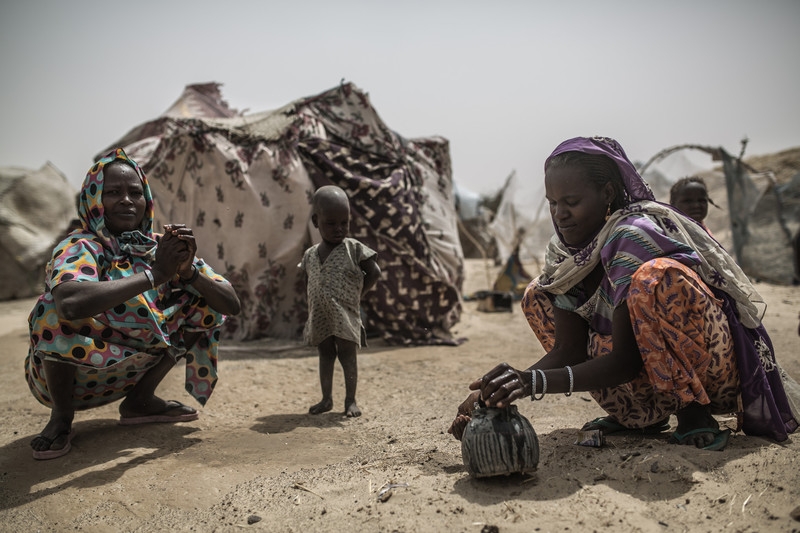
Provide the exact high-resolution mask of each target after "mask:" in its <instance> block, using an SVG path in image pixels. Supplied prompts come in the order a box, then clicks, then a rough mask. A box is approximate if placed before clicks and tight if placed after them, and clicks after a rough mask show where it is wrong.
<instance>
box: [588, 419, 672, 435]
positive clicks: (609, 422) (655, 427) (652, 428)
mask: <svg viewBox="0 0 800 533" xmlns="http://www.w3.org/2000/svg"><path fill="white" fill-rule="evenodd" d="M593 429H600V430H602V431H603V434H604V435H611V434H613V433H623V432H624V433H630V434H637V433H638V434H640V435H658V434H659V433H663V432H665V431H667V430H668V429H669V418H667V419H665V420H662V421H660V422H656V423H654V424H650V425H649V426H645V427H643V428H629V427H627V426H623V425H622V424H620V423H619V422H617V421H616V420H614V419H613V418H611V417H610V416H601V417H600V418H595V419H594V420H591V421H589V422H586V423H585V424H584V425H583V427H582V428H581V431H590V430H593Z"/></svg>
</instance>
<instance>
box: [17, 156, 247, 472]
mask: <svg viewBox="0 0 800 533" xmlns="http://www.w3.org/2000/svg"><path fill="white" fill-rule="evenodd" d="M78 214H79V217H80V220H81V228H80V229H76V230H74V231H72V232H71V233H70V234H69V235H68V236H67V237H66V238H65V239H64V240H63V241H61V242H60V243H59V244H58V245H57V246H56V248H55V250H54V251H53V256H52V259H51V260H50V263H49V264H48V266H47V274H46V277H45V291H44V294H42V296H41V297H40V298H39V300H38V301H37V302H36V305H35V306H34V308H33V310H32V311H31V314H30V317H29V323H30V335H31V338H30V350H29V352H28V356H27V358H26V359H25V377H26V379H27V381H28V386H29V387H30V389H31V392H32V393H33V395H34V397H35V398H36V399H37V400H38V401H39V402H40V403H42V404H43V405H45V406H47V407H49V408H50V409H51V413H50V420H49V422H48V423H47V425H46V426H45V427H44V429H43V430H42V432H41V433H40V434H39V435H38V436H36V437H35V438H34V439H33V440H32V441H31V447H32V448H33V457H34V458H35V459H53V458H55V457H60V456H62V455H64V454H66V453H67V452H69V450H70V448H71V441H72V420H73V417H74V414H75V411H76V410H82V409H89V408H92V407H97V406H100V405H105V404H108V403H111V402H114V401H116V400H119V399H123V401H122V403H121V404H120V406H119V412H120V424H126V425H132V424H143V423H150V422H185V421H189V420H194V419H196V418H197V416H198V414H197V411H196V410H195V409H193V408H192V407H189V406H186V405H184V404H182V403H180V402H177V401H172V400H171V401H165V400H163V399H161V398H159V397H157V396H156V395H155V390H156V387H157V386H158V384H159V383H160V382H161V381H162V380H163V379H164V377H165V376H166V375H167V373H168V372H169V370H170V369H171V368H172V367H173V366H174V365H175V363H176V361H177V360H178V359H180V358H182V357H183V358H185V359H186V390H187V391H188V392H189V393H190V394H191V395H192V396H194V398H195V399H196V400H197V401H198V402H200V404H201V405H205V403H206V401H207V400H208V398H209V396H210V395H211V391H212V390H213V388H214V385H215V383H216V380H217V375H216V366H217V347H218V344H219V335H220V326H221V325H222V323H223V321H224V318H225V315H235V314H237V313H238V312H239V308H240V305H239V299H238V297H237V296H236V292H235V291H234V289H233V287H232V286H231V284H230V283H228V281H227V280H225V278H223V277H222V276H220V275H219V274H217V273H215V272H214V271H213V270H212V269H211V268H210V267H209V266H208V265H207V264H205V263H204V262H203V260H202V259H198V258H196V257H195V253H196V251H197V243H196V242H195V238H194V236H193V234H192V230H191V229H190V228H187V227H186V226H185V225H183V224H170V225H166V226H164V234H163V235H156V234H154V233H153V198H152V195H151V192H150V187H149V186H148V184H147V178H146V177H145V175H144V173H143V172H142V170H141V169H140V168H139V166H138V165H137V164H136V163H135V162H134V161H133V160H132V159H130V158H128V156H127V155H126V154H125V152H124V151H123V150H122V149H117V150H115V151H113V152H111V153H110V154H108V155H107V156H106V157H104V158H102V159H101V160H100V161H98V162H97V163H95V165H94V166H92V168H91V169H90V170H89V172H88V174H87V175H86V179H85V181H84V183H83V186H82V188H81V193H80V199H79V207H78Z"/></svg>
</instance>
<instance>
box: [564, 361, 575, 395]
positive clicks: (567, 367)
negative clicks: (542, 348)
mask: <svg viewBox="0 0 800 533" xmlns="http://www.w3.org/2000/svg"><path fill="white" fill-rule="evenodd" d="M564 368H566V369H567V374H569V392H565V393H564V396H572V387H573V386H574V385H575V377H574V376H573V375H572V367H570V366H569V365H567V366H565V367H564Z"/></svg>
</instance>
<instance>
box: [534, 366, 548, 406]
mask: <svg viewBox="0 0 800 533" xmlns="http://www.w3.org/2000/svg"><path fill="white" fill-rule="evenodd" d="M531 372H533V371H531ZM536 372H537V373H540V374H541V375H542V393H541V394H540V395H539V397H538V398H537V397H536V378H535V377H534V379H533V383H532V384H531V398H532V399H534V400H541V399H542V398H544V394H545V393H546V392H547V378H546V377H545V375H544V370H536ZM534 376H535V374H534Z"/></svg>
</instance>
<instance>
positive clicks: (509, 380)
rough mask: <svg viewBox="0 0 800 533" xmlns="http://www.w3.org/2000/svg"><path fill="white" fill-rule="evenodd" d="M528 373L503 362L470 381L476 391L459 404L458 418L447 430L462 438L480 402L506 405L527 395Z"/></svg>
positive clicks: (490, 404) (529, 383) (491, 405)
mask: <svg viewBox="0 0 800 533" xmlns="http://www.w3.org/2000/svg"><path fill="white" fill-rule="evenodd" d="M526 374H527V372H523V371H520V370H517V369H515V368H514V367H512V366H511V365H509V364H508V363H501V364H499V365H497V366H496V367H494V368H493V369H492V370H490V371H489V372H488V373H487V374H485V375H484V376H483V377H482V378H480V379H476V380H475V381H473V382H472V383H470V385H469V388H470V389H471V390H472V391H474V392H472V393H471V394H470V395H469V396H467V399H466V400H464V401H463V402H462V403H461V405H459V406H458V412H457V414H456V418H455V419H454V420H453V423H452V424H450V428H449V429H448V430H447V432H448V433H451V434H452V435H453V436H454V437H455V438H457V439H458V440H461V437H462V436H463V434H464V429H465V428H466V426H467V424H468V423H469V421H470V419H471V415H472V411H473V409H475V407H476V405H478V403H479V402H482V403H483V404H484V405H486V406H487V407H506V406H508V405H511V404H512V403H513V402H514V401H515V400H518V399H520V398H524V397H525V396H527V395H528V393H529V391H530V387H531V380H530V376H526Z"/></svg>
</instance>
